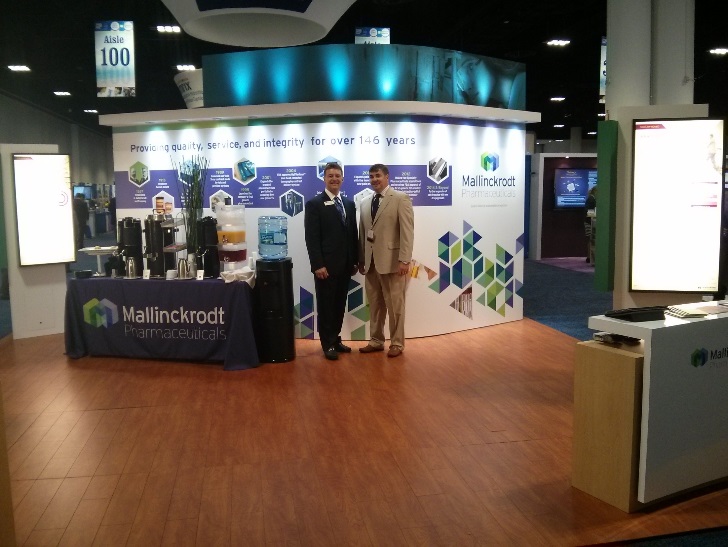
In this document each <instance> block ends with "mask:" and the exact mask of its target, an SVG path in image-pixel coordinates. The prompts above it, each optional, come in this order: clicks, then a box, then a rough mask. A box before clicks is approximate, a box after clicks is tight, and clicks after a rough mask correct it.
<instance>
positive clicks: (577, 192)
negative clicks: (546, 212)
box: [554, 169, 597, 209]
mask: <svg viewBox="0 0 728 547" xmlns="http://www.w3.org/2000/svg"><path fill="white" fill-rule="evenodd" d="M596 184H597V170H596V169H554V207H555V208H557V209H565V208H566V209H568V208H579V207H581V208H583V207H584V206H585V205H586V197H587V195H588V193H589V190H591V189H592V188H593V187H594V186H596Z"/></svg>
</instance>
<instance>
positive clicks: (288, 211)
mask: <svg viewBox="0 0 728 547" xmlns="http://www.w3.org/2000/svg"><path fill="white" fill-rule="evenodd" d="M352 47H354V46H352ZM375 49H384V48H375ZM205 70H207V69H205ZM256 123H258V125H248V120H238V121H232V122H219V125H217V126H216V127H210V126H208V125H207V124H206V123H200V124H194V123H186V124H184V125H183V126H180V127H179V129H176V128H170V127H167V128H148V129H147V128H138V130H136V131H120V132H115V133H114V171H115V173H114V178H115V183H116V192H117V216H118V217H119V218H122V217H125V216H131V217H136V218H143V217H146V216H147V215H149V214H150V213H151V212H152V210H153V209H154V207H155V205H154V204H155V202H156V200H157V199H158V198H159V199H160V200H162V201H163V202H164V203H165V207H166V204H167V203H169V207H170V209H169V211H170V213H172V214H174V215H179V212H180V208H179V203H180V201H179V193H178V190H179V188H178V183H177V175H176V173H175V171H174V169H173V167H172V161H174V162H180V161H184V160H189V159H190V158H192V157H194V156H196V155H202V156H204V157H205V158H207V159H208V160H209V162H210V169H209V170H208V173H207V178H206V186H205V198H204V204H205V210H204V214H211V213H212V210H213V206H214V205H215V204H216V203H222V202H224V200H225V199H226V198H230V199H231V202H232V204H233V205H245V217H246V225H247V226H248V227H249V229H248V231H247V235H246V238H247V243H248V249H249V250H255V249H256V248H257V242H258V234H257V230H256V228H254V227H256V226H257V225H258V218H259V217H260V216H264V215H286V217H287V218H288V254H289V256H290V258H291V259H292V262H293V288H294V300H295V306H296V320H297V326H296V329H297V330H296V332H297V336H299V337H301V338H312V337H313V336H314V333H315V323H314V321H315V313H314V309H315V301H314V300H315V299H314V286H313V285H314V279H313V276H312V275H311V268H310V263H309V259H308V255H307V253H306V246H305V242H304V236H303V234H304V229H303V218H304V213H303V211H304V204H305V202H306V201H307V200H309V199H311V198H312V197H313V196H315V195H316V194H318V193H320V192H321V191H322V190H323V188H324V184H323V167H324V166H325V165H326V164H327V163H328V162H339V163H340V164H341V165H342V166H343V170H344V184H343V186H342V192H343V193H344V194H345V195H346V196H348V197H349V198H350V199H352V200H354V202H355V203H356V204H357V207H358V206H359V204H361V202H362V200H363V199H364V198H366V197H367V196H368V195H370V194H371V192H372V190H371V187H370V184H369V167H370V166H371V165H372V164H373V163H378V162H382V163H385V164H386V165H388V166H389V171H390V183H391V185H392V187H393V188H395V189H397V190H400V191H403V192H405V193H407V194H408V195H409V196H410V197H411V199H412V203H413V206H414V210H415V241H414V253H413V256H412V263H411V264H412V270H411V272H410V280H409V284H408V289H407V292H408V296H407V325H406V332H407V335H408V336H429V335H433V334H443V333H447V332H455V331H459V330H466V329H472V328H476V327H482V326H488V325H495V324H499V323H504V322H508V321H516V320H519V319H522V317H523V302H522V300H521V298H520V296H519V291H520V288H521V286H522V283H523V214H524V213H523V211H524V199H525V184H524V179H525V164H524V161H523V158H524V155H525V132H524V130H523V126H522V125H520V124H509V123H498V122H474V121H472V120H466V121H463V122H460V121H459V120H456V119H450V120H448V123H435V122H432V121H430V120H429V119H428V118H422V119H408V120H403V121H402V120H393V121H370V120H360V121H351V120H347V121H322V122H319V123H287V124H278V123H273V124H270V125H267V124H265V122H264V121H262V120H257V121H256ZM251 227H253V228H252V229H251ZM347 312H348V313H347V315H346V318H345V323H344V328H343V330H342V336H344V337H345V338H346V339H351V340H365V339H367V338H368V325H369V322H368V318H369V316H368V313H369V310H368V306H367V303H366V300H365V295H364V279H363V277H362V276H360V275H359V274H357V275H356V276H354V278H353V279H352V284H351V288H350V290H349V295H348V299H347Z"/></svg>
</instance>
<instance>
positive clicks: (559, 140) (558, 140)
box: [555, 139, 564, 142]
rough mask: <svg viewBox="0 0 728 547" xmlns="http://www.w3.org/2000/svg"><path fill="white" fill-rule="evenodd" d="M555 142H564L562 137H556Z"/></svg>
mask: <svg viewBox="0 0 728 547" xmlns="http://www.w3.org/2000/svg"><path fill="white" fill-rule="evenodd" d="M555 142H564V139H556V141H555Z"/></svg>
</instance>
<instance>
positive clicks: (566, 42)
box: [546, 40, 571, 47]
mask: <svg viewBox="0 0 728 547" xmlns="http://www.w3.org/2000/svg"><path fill="white" fill-rule="evenodd" d="M570 43H571V40H549V41H548V42H546V45H547V46H554V47H564V46H568V45H569V44H570Z"/></svg>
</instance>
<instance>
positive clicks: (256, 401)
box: [0, 319, 728, 547]
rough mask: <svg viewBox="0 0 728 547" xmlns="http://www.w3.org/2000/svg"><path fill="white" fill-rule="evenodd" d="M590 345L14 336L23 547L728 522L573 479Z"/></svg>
mask: <svg viewBox="0 0 728 547" xmlns="http://www.w3.org/2000/svg"><path fill="white" fill-rule="evenodd" d="M575 343H576V340H574V339H573V338H570V337H568V336H566V335H563V334H561V333H558V332H556V331H554V330H551V329H549V328H548V327H545V326H543V325H540V324H538V323H535V322H533V321H530V320H528V319H524V320H523V321H518V322H515V323H510V324H506V325H502V326H497V327H490V328H484V329H478V330H473V331H468V332H462V333H457V334H451V335H445V336H437V337H431V338H422V339H413V340H408V341H407V349H406V351H405V353H404V354H403V355H402V356H401V357H399V358H396V359H387V357H386V356H385V355H384V354H383V353H377V354H368V355H363V354H359V353H358V352H355V353H352V354H350V355H344V356H342V359H340V360H339V361H338V362H331V361H326V360H325V359H324V357H323V354H322V353H321V350H320V347H319V344H318V342H315V341H307V340H299V341H297V343H296V351H297V358H296V360H295V361H294V362H292V363H286V364H269V365H264V366H261V367H259V368H257V369H253V370H247V371H238V372H225V371H223V370H222V367H221V366H220V365H209V364H208V365H203V364H190V363H175V362H158V361H157V362H152V361H139V360H130V359H110V358H85V359H81V360H77V361H73V360H68V359H66V357H65V356H64V355H63V337H62V336H60V335H59V336H47V337H42V338H35V339H26V340H19V341H13V340H12V338H10V337H7V338H4V339H2V340H0V381H2V389H3V395H4V400H5V416H6V424H5V426H6V432H7V438H8V452H9V460H10V473H11V479H12V488H13V503H14V507H15V523H16V533H17V536H18V544H19V545H73V546H76V545H100V546H105V547H106V546H112V545H142V546H145V547H146V546H153V545H173V546H184V545H199V546H212V545H236V546H237V545H245V546H248V545H284V544H286V545H311V546H322V545H332V546H333V545H335V546H341V545H455V546H467V545H517V546H521V545H528V546H535V545H556V546H563V545H579V544H590V543H598V542H606V541H614V540H622V539H628V538H636V537H644V536H650V535H656V534H663V533H671V532H677V531H682V530H691V529H698V528H706V527H712V526H719V525H725V524H726V523H727V522H728V489H726V488H723V489H721V488H713V489H711V490H708V491H706V490H703V491H701V492H699V493H694V494H692V495H691V496H689V497H687V498H684V499H681V500H678V501H676V502H673V503H671V504H669V505H666V506H663V507H659V508H656V509H652V510H650V511H645V512H642V513H637V514H632V515H629V514H626V513H623V512H621V511H620V510H618V509H616V508H613V507H611V506H609V505H607V504H605V503H603V502H600V501H598V500H596V499H594V498H592V497H590V496H589V495H587V494H584V493H582V492H580V491H578V490H575V489H573V488H572V487H571V486H570V467H571V463H570V457H571V431H572V381H573V361H574V346H575ZM353 345H354V344H353ZM355 345H356V346H359V345H362V344H361V343H357V344H355Z"/></svg>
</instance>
